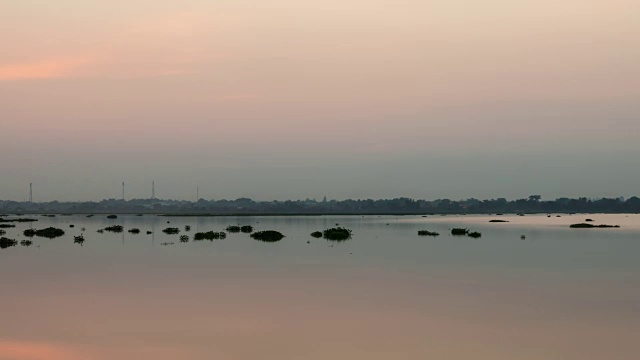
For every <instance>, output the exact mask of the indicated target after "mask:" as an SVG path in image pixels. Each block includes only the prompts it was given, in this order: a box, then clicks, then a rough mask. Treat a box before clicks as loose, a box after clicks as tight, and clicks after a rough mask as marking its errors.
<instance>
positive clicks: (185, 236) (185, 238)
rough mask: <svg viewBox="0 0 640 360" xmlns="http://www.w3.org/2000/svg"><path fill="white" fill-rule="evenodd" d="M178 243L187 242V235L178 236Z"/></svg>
mask: <svg viewBox="0 0 640 360" xmlns="http://www.w3.org/2000/svg"><path fill="white" fill-rule="evenodd" d="M180 242H183V243H186V242H189V235H180Z"/></svg>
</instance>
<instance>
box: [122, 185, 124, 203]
mask: <svg viewBox="0 0 640 360" xmlns="http://www.w3.org/2000/svg"><path fill="white" fill-rule="evenodd" d="M122 200H123V201H124V181H123V182H122Z"/></svg>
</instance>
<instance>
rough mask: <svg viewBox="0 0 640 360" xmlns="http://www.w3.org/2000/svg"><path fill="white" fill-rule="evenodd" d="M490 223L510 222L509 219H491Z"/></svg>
mask: <svg viewBox="0 0 640 360" xmlns="http://www.w3.org/2000/svg"><path fill="white" fill-rule="evenodd" d="M489 222H490V223H508V222H509V221H507V220H489Z"/></svg>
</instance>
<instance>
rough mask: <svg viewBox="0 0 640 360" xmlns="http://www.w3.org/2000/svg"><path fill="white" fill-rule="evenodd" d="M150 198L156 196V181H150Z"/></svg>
mask: <svg viewBox="0 0 640 360" xmlns="http://www.w3.org/2000/svg"><path fill="white" fill-rule="evenodd" d="M151 198H152V199H155V198H156V182H155V181H152V182H151Z"/></svg>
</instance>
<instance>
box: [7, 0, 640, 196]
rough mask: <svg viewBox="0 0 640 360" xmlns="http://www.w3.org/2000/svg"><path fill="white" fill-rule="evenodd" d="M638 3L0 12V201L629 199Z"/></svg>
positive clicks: (36, 5)
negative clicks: (124, 186) (197, 190)
mask: <svg viewBox="0 0 640 360" xmlns="http://www.w3.org/2000/svg"><path fill="white" fill-rule="evenodd" d="M639 14H640V6H639V5H638V3H637V1H632V0H613V1H608V2H602V1H595V0H582V1H578V0H565V1H562V2H557V1H550V0H541V1H540V0H538V1H532V0H524V1H518V2H513V1H506V0H487V1H482V2H470V1H463V0H447V1H445V0H434V1H424V0H423V1H418V0H407V1H403V2H398V1H391V0H366V1H365V0H341V1H336V0H329V1H322V2H309V1H294V0H273V1H264V2H255V1H247V0H233V1H231V0H219V1H215V2H213V1H204V0H185V1H170V0H167V1H157V0H155V1H151V0H138V1H126V2H125V1H122V0H114V1H109V2H104V1H96V0H86V1H76V0H58V1H55V2H44V1H25V0H20V1H17V0H16V1H12V0H5V1H1V2H0V19H1V20H2V21H0V43H2V56H0V129H2V134H3V135H4V136H3V138H2V140H1V141H0V165H1V166H0V174H1V179H2V181H1V182H0V199H8V200H25V199H26V198H27V197H28V184H29V183H30V182H32V183H34V200H35V201H50V200H60V201H67V200H71V201H73V200H100V199H103V198H119V197H120V196H121V187H120V183H121V182H122V181H125V182H126V184H127V198H146V197H149V196H150V193H151V181H152V180H155V181H156V188H157V191H156V193H157V196H158V197H162V198H174V199H187V200H193V199H194V198H195V188H196V186H200V196H201V197H202V198H207V199H210V198H215V199H221V198H229V199H234V198H239V197H249V198H253V199H256V200H272V199H279V200H284V199H304V198H307V197H308V198H316V199H321V198H322V197H323V196H327V197H328V198H331V199H344V198H393V197H401V196H406V197H413V198H424V199H436V198H450V199H463V198H470V197H475V198H480V199H485V198H497V197H506V198H519V197H526V196H528V195H531V194H540V195H542V196H543V198H544V199H554V198H556V197H564V196H566V197H579V196H588V197H617V196H625V197H630V196H633V195H638V194H639V193H640V192H639V191H638V184H639V183H640V156H639V155H640V145H639V143H638V140H637V138H638V135H639V134H640V121H639V120H640V119H639V115H640V101H638V99H640V85H638V84H640V46H638V44H639V42H638V41H639V40H640V22H639V21H638V15H639Z"/></svg>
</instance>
